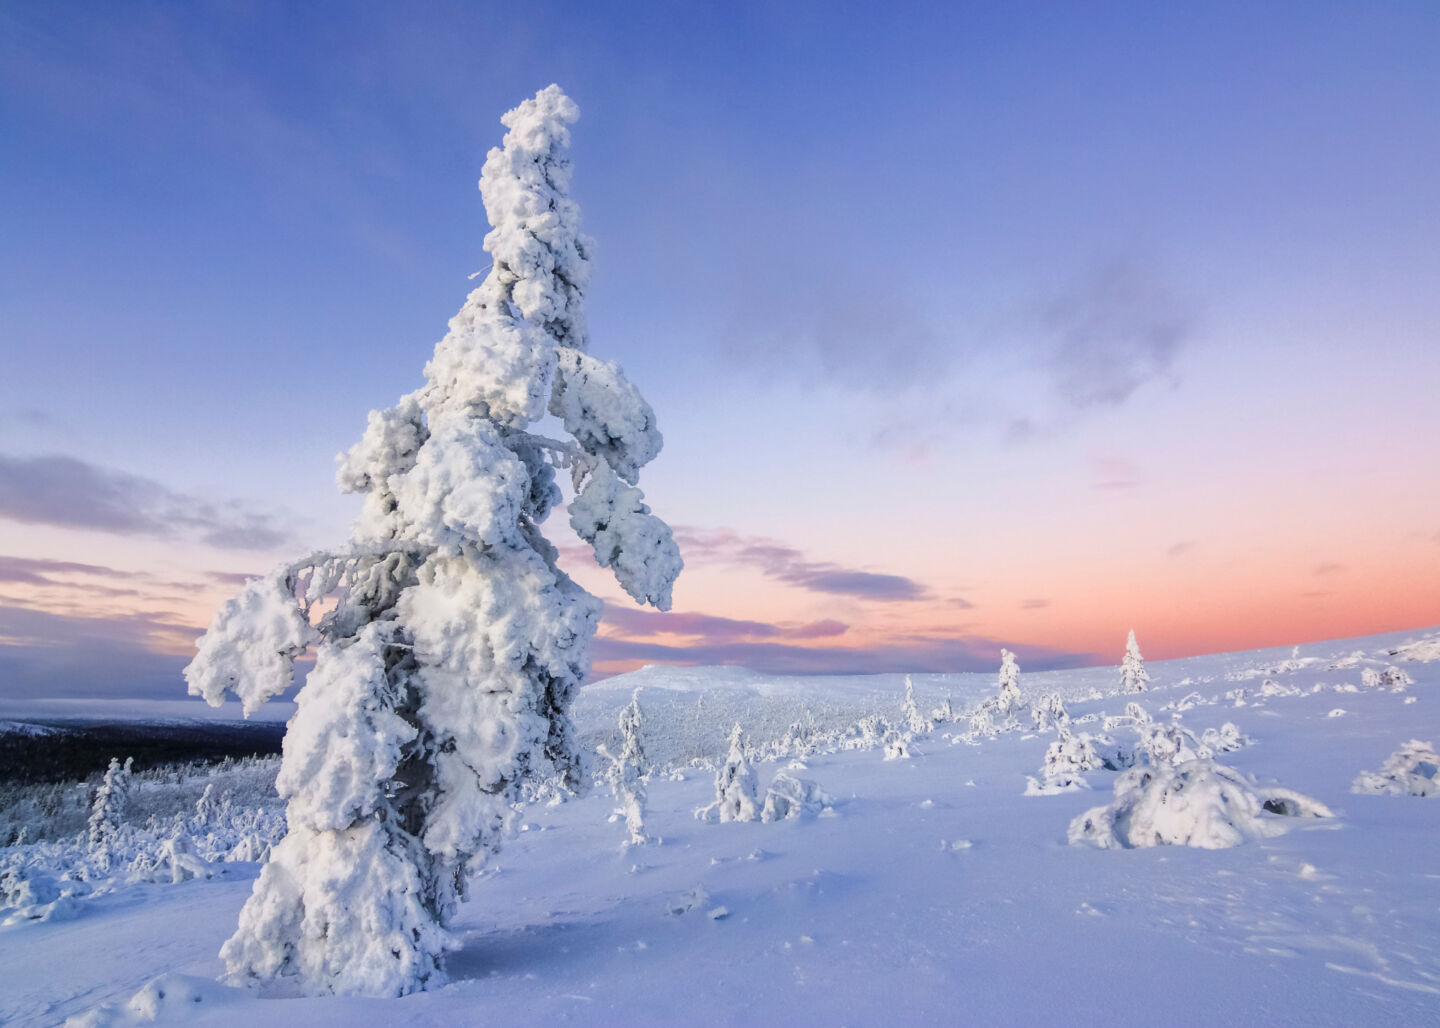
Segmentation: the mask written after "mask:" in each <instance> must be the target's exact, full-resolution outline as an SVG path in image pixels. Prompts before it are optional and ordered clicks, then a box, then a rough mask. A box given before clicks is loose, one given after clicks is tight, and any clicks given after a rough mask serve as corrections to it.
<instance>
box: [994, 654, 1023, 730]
mask: <svg viewBox="0 0 1440 1028" xmlns="http://www.w3.org/2000/svg"><path fill="white" fill-rule="evenodd" d="M1024 706H1025V698H1024V697H1023V696H1021V695H1020V665H1019V664H1017V663H1016V662H1015V654H1013V653H1011V652H1010V651H1009V650H1006V649H1002V650H1001V651H1000V701H999V708H998V709H999V712H1000V715H1001V716H1002V717H1010V716H1012V715H1014V714H1015V713H1016V712H1017V711H1019V710H1020V709H1021V708H1022V707H1024Z"/></svg>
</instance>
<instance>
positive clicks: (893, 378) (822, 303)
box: [723, 269, 960, 395]
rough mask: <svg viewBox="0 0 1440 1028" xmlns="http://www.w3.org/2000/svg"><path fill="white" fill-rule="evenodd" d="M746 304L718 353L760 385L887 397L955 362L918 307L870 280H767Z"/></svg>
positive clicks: (954, 353)
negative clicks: (807, 385)
mask: <svg viewBox="0 0 1440 1028" xmlns="http://www.w3.org/2000/svg"><path fill="white" fill-rule="evenodd" d="M811 270H812V271H813V269H811ZM870 270H872V271H873V269H870ZM777 281H779V282H782V283H783V285H782V286H776V285H775V283H776V282H777ZM747 298H748V302H747V303H745V304H738V305H736V314H735V320H734V321H733V323H732V324H731V325H730V327H729V329H728V332H727V338H726V340H725V342H724V347H723V349H724V351H725V355H726V356H727V357H728V358H730V363H731V365H732V366H734V365H736V364H738V365H739V366H742V367H745V368H747V369H751V370H752V371H759V372H763V373H764V374H765V375H766V377H767V378H770V377H773V376H775V375H793V376H797V377H800V378H803V379H805V380H806V381H807V382H812V383H813V382H817V381H818V382H822V383H826V384H831V385H836V386H839V387H842V388H844V389H849V390H853V391H856V392H862V393H874V394H878V395H891V394H894V393H897V392H903V391H905V390H908V389H910V388H912V387H915V386H919V385H923V384H924V383H926V382H931V381H933V380H934V377H935V376H936V375H937V374H942V375H943V374H945V373H947V372H948V371H949V369H950V367H951V366H952V365H953V364H954V363H955V362H956V358H957V357H958V356H959V352H960V347H959V346H958V345H957V344H956V342H955V341H954V340H952V339H949V338H947V337H946V336H945V335H944V334H943V333H941V332H940V331H939V330H938V329H937V328H936V327H935V325H934V324H933V323H932V322H931V319H930V317H929V315H928V312H927V305H926V304H925V303H924V302H923V301H922V300H920V299H918V298H915V297H912V296H909V295H907V294H906V293H905V292H904V291H903V290H901V289H898V288H895V287H894V286H889V285H886V284H885V283H883V282H877V281H875V280H874V278H873V277H872V278H868V279H866V280H864V281H858V280H852V278H851V277H849V276H846V275H831V276H830V277H828V278H814V277H810V276H807V277H805V278H803V279H797V278H796V277H795V276H793V275H785V274H772V275H767V276H765V277H764V278H763V279H762V280H760V281H758V282H756V283H752V284H751V285H750V286H749V287H748V289H747Z"/></svg>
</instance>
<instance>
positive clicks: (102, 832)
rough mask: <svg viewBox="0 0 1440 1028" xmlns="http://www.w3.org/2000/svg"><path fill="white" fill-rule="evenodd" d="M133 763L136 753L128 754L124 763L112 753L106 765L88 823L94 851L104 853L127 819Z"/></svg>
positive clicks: (91, 846)
mask: <svg viewBox="0 0 1440 1028" xmlns="http://www.w3.org/2000/svg"><path fill="white" fill-rule="evenodd" d="M134 763H135V758H134V757H126V758H125V763H124V764H121V763H120V761H119V759H118V758H116V757H111V758H110V766H109V767H107V768H106V769H105V778H104V780H103V781H101V783H100V787H99V788H97V789H96V790H95V798H94V800H93V801H92V802H91V804H90V823H89V841H90V849H91V851H92V852H94V853H97V854H103V853H104V852H105V851H106V849H107V847H108V846H109V845H110V843H111V842H113V841H114V839H115V835H116V833H117V832H119V831H120V826H121V825H122V824H124V822H125V813H126V811H127V810H128V809H129V806H130V790H131V788H132V786H133V782H132V781H131V770H130V769H131V766H132V765H133V764H134Z"/></svg>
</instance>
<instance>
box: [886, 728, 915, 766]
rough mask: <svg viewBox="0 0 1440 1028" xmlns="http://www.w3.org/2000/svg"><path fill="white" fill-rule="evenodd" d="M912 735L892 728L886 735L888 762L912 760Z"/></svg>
mask: <svg viewBox="0 0 1440 1028" xmlns="http://www.w3.org/2000/svg"><path fill="white" fill-rule="evenodd" d="M910 742H911V739H910V733H909V732H902V731H901V730H900V729H898V728H892V729H890V730H889V731H888V732H886V733H885V740H884V745H885V759H886V760H909V759H910Z"/></svg>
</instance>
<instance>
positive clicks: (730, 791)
mask: <svg viewBox="0 0 1440 1028" xmlns="http://www.w3.org/2000/svg"><path fill="white" fill-rule="evenodd" d="M715 802H716V804H717V806H718V809H719V812H720V820H721V821H754V820H755V819H756V818H757V817H759V816H760V788H759V783H758V782H757V780H756V778H755V770H754V768H752V767H751V766H750V762H749V761H748V760H747V759H746V758H745V736H744V733H743V732H741V730H740V726H739V725H738V724H737V725H736V726H735V730H734V731H733V732H731V733H730V753H729V755H728V756H726V758H725V763H724V765H722V766H721V768H720V770H719V771H717V772H716V773H715Z"/></svg>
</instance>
